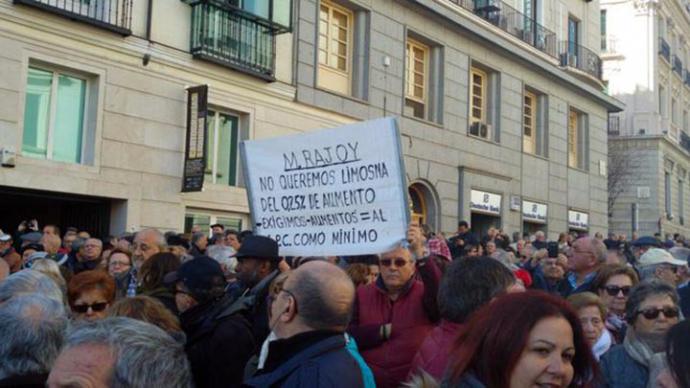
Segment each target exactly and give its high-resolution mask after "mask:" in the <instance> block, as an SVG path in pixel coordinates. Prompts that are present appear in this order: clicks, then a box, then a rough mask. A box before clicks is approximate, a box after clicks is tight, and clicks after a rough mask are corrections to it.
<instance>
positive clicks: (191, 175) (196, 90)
mask: <svg viewBox="0 0 690 388" xmlns="http://www.w3.org/2000/svg"><path fill="white" fill-rule="evenodd" d="M207 97H208V86H206V85H201V86H195V87H191V88H189V89H187V139H186V148H185V158H184V171H183V172H182V174H183V175H182V192H190V191H201V189H202V187H203V186H204V168H205V166H206V157H205V155H204V147H205V145H206V115H207V111H208V103H207V101H208V99H207Z"/></svg>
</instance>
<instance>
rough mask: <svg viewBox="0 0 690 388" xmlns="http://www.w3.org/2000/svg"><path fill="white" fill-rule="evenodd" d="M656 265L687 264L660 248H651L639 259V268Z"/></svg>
mask: <svg viewBox="0 0 690 388" xmlns="http://www.w3.org/2000/svg"><path fill="white" fill-rule="evenodd" d="M656 264H671V265H677V266H685V265H688V262H687V261H683V260H678V259H676V258H675V257H673V255H671V254H670V253H669V252H668V251H666V250H664V249H661V248H652V249H650V250H648V251H647V252H645V253H644V254H643V255H642V256H641V257H640V267H648V266H650V265H656Z"/></svg>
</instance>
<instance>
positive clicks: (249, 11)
mask: <svg viewBox="0 0 690 388" xmlns="http://www.w3.org/2000/svg"><path fill="white" fill-rule="evenodd" d="M292 1H293V0H182V2H184V3H187V4H189V5H192V6H194V5H197V4H200V3H205V4H211V5H215V6H217V7H219V8H223V9H226V10H229V11H232V12H234V13H239V14H242V15H243V16H244V17H245V18H247V19H251V20H253V21H255V22H257V23H259V24H261V25H264V26H265V27H267V28H269V29H271V30H272V31H273V32H274V33H275V34H282V33H284V32H290V31H291V30H292Z"/></svg>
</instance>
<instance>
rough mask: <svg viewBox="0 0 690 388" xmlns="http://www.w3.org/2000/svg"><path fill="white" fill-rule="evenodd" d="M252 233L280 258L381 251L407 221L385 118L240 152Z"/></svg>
mask: <svg viewBox="0 0 690 388" xmlns="http://www.w3.org/2000/svg"><path fill="white" fill-rule="evenodd" d="M240 149H241V152H242V158H243V161H244V168H245V176H246V177H247V183H248V184H247V190H248V195H249V205H250V209H251V210H252V214H251V215H252V218H253V225H254V231H255V233H257V234H260V235H264V236H269V237H271V238H273V239H275V240H276V241H278V245H279V247H280V254H281V255H284V256H323V255H361V254H371V253H381V252H385V251H387V250H389V249H391V248H393V247H395V246H396V245H397V244H399V243H400V242H401V241H402V240H403V239H404V238H405V234H406V230H407V223H408V219H409V214H408V211H409V209H408V205H407V199H406V193H407V187H406V185H405V178H404V170H403V164H402V156H401V152H400V137H399V133H398V128H397V125H396V122H395V120H394V119H392V118H385V119H378V120H372V121H366V122H362V123H357V124H352V125H346V126H343V127H339V128H334V129H327V130H322V131H318V132H310V133H305V134H300V135H293V136H285V137H279V138H271V139H266V140H248V141H244V142H242V145H241V148H240Z"/></svg>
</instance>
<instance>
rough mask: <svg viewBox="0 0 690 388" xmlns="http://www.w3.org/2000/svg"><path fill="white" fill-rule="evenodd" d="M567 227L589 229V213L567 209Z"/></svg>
mask: <svg viewBox="0 0 690 388" xmlns="http://www.w3.org/2000/svg"><path fill="white" fill-rule="evenodd" d="M568 227H569V228H570V229H577V230H583V231H584V230H587V229H589V214H587V213H582V212H578V211H575V210H568Z"/></svg>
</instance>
